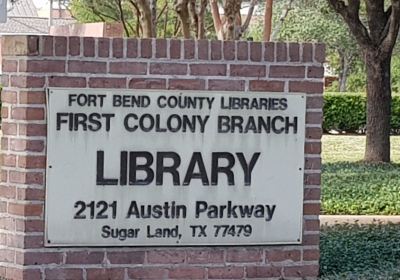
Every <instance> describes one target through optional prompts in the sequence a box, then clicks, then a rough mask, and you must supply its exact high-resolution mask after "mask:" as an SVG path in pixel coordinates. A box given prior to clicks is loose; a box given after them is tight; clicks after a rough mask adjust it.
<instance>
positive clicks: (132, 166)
mask: <svg viewBox="0 0 400 280" xmlns="http://www.w3.org/2000/svg"><path fill="white" fill-rule="evenodd" d="M139 158H143V159H145V163H142V164H138V159H139ZM152 164H153V156H152V155H151V153H149V152H130V153H129V185H149V184H151V182H152V181H153V179H154V171H153V170H152V169H151V168H150V166H151V165H152ZM138 171H143V172H144V173H145V174H146V176H145V178H144V179H138V178H137V172H138Z"/></svg>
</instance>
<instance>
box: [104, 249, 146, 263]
mask: <svg viewBox="0 0 400 280" xmlns="http://www.w3.org/2000/svg"><path fill="white" fill-rule="evenodd" d="M144 256H145V252H144V251H134V252H107V258H108V260H109V261H110V263H111V264H142V263H144Z"/></svg>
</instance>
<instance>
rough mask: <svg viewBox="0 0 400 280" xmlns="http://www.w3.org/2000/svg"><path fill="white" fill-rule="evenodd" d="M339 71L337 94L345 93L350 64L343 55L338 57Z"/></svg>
mask: <svg viewBox="0 0 400 280" xmlns="http://www.w3.org/2000/svg"><path fill="white" fill-rule="evenodd" d="M340 64H341V65H340V66H341V71H340V74H339V92H346V91H347V77H348V76H349V70H350V63H349V61H348V59H347V58H346V56H345V55H342V56H341V57H340Z"/></svg>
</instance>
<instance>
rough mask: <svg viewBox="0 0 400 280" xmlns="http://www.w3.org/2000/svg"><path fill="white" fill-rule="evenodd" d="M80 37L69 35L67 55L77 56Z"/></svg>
mask: <svg viewBox="0 0 400 280" xmlns="http://www.w3.org/2000/svg"><path fill="white" fill-rule="evenodd" d="M80 48H81V38H80V37H75V36H74V37H69V52H68V53H69V55H70V56H78V55H80V53H81V51H80Z"/></svg>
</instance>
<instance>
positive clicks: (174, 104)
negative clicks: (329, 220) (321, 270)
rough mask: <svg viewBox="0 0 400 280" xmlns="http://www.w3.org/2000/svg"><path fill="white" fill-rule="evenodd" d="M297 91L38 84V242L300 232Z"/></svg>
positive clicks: (283, 236)
mask: <svg viewBox="0 0 400 280" xmlns="http://www.w3.org/2000/svg"><path fill="white" fill-rule="evenodd" d="M304 133H305V97H304V96H303V95H300V94H270V93H224V92H187V91H184V92H178V91H162V90H160V91H146V90H114V89H113V90H108V89H104V90H103V89H101V90H94V89H49V91H48V143H47V155H48V160H47V164H48V168H47V194H46V195H47V199H46V246H153V245H154V246H180V245H190V246H193V245H241V244H243V245H245V244H246V245H251V244H295V243H300V242H301V236H302V211H303V166H304Z"/></svg>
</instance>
